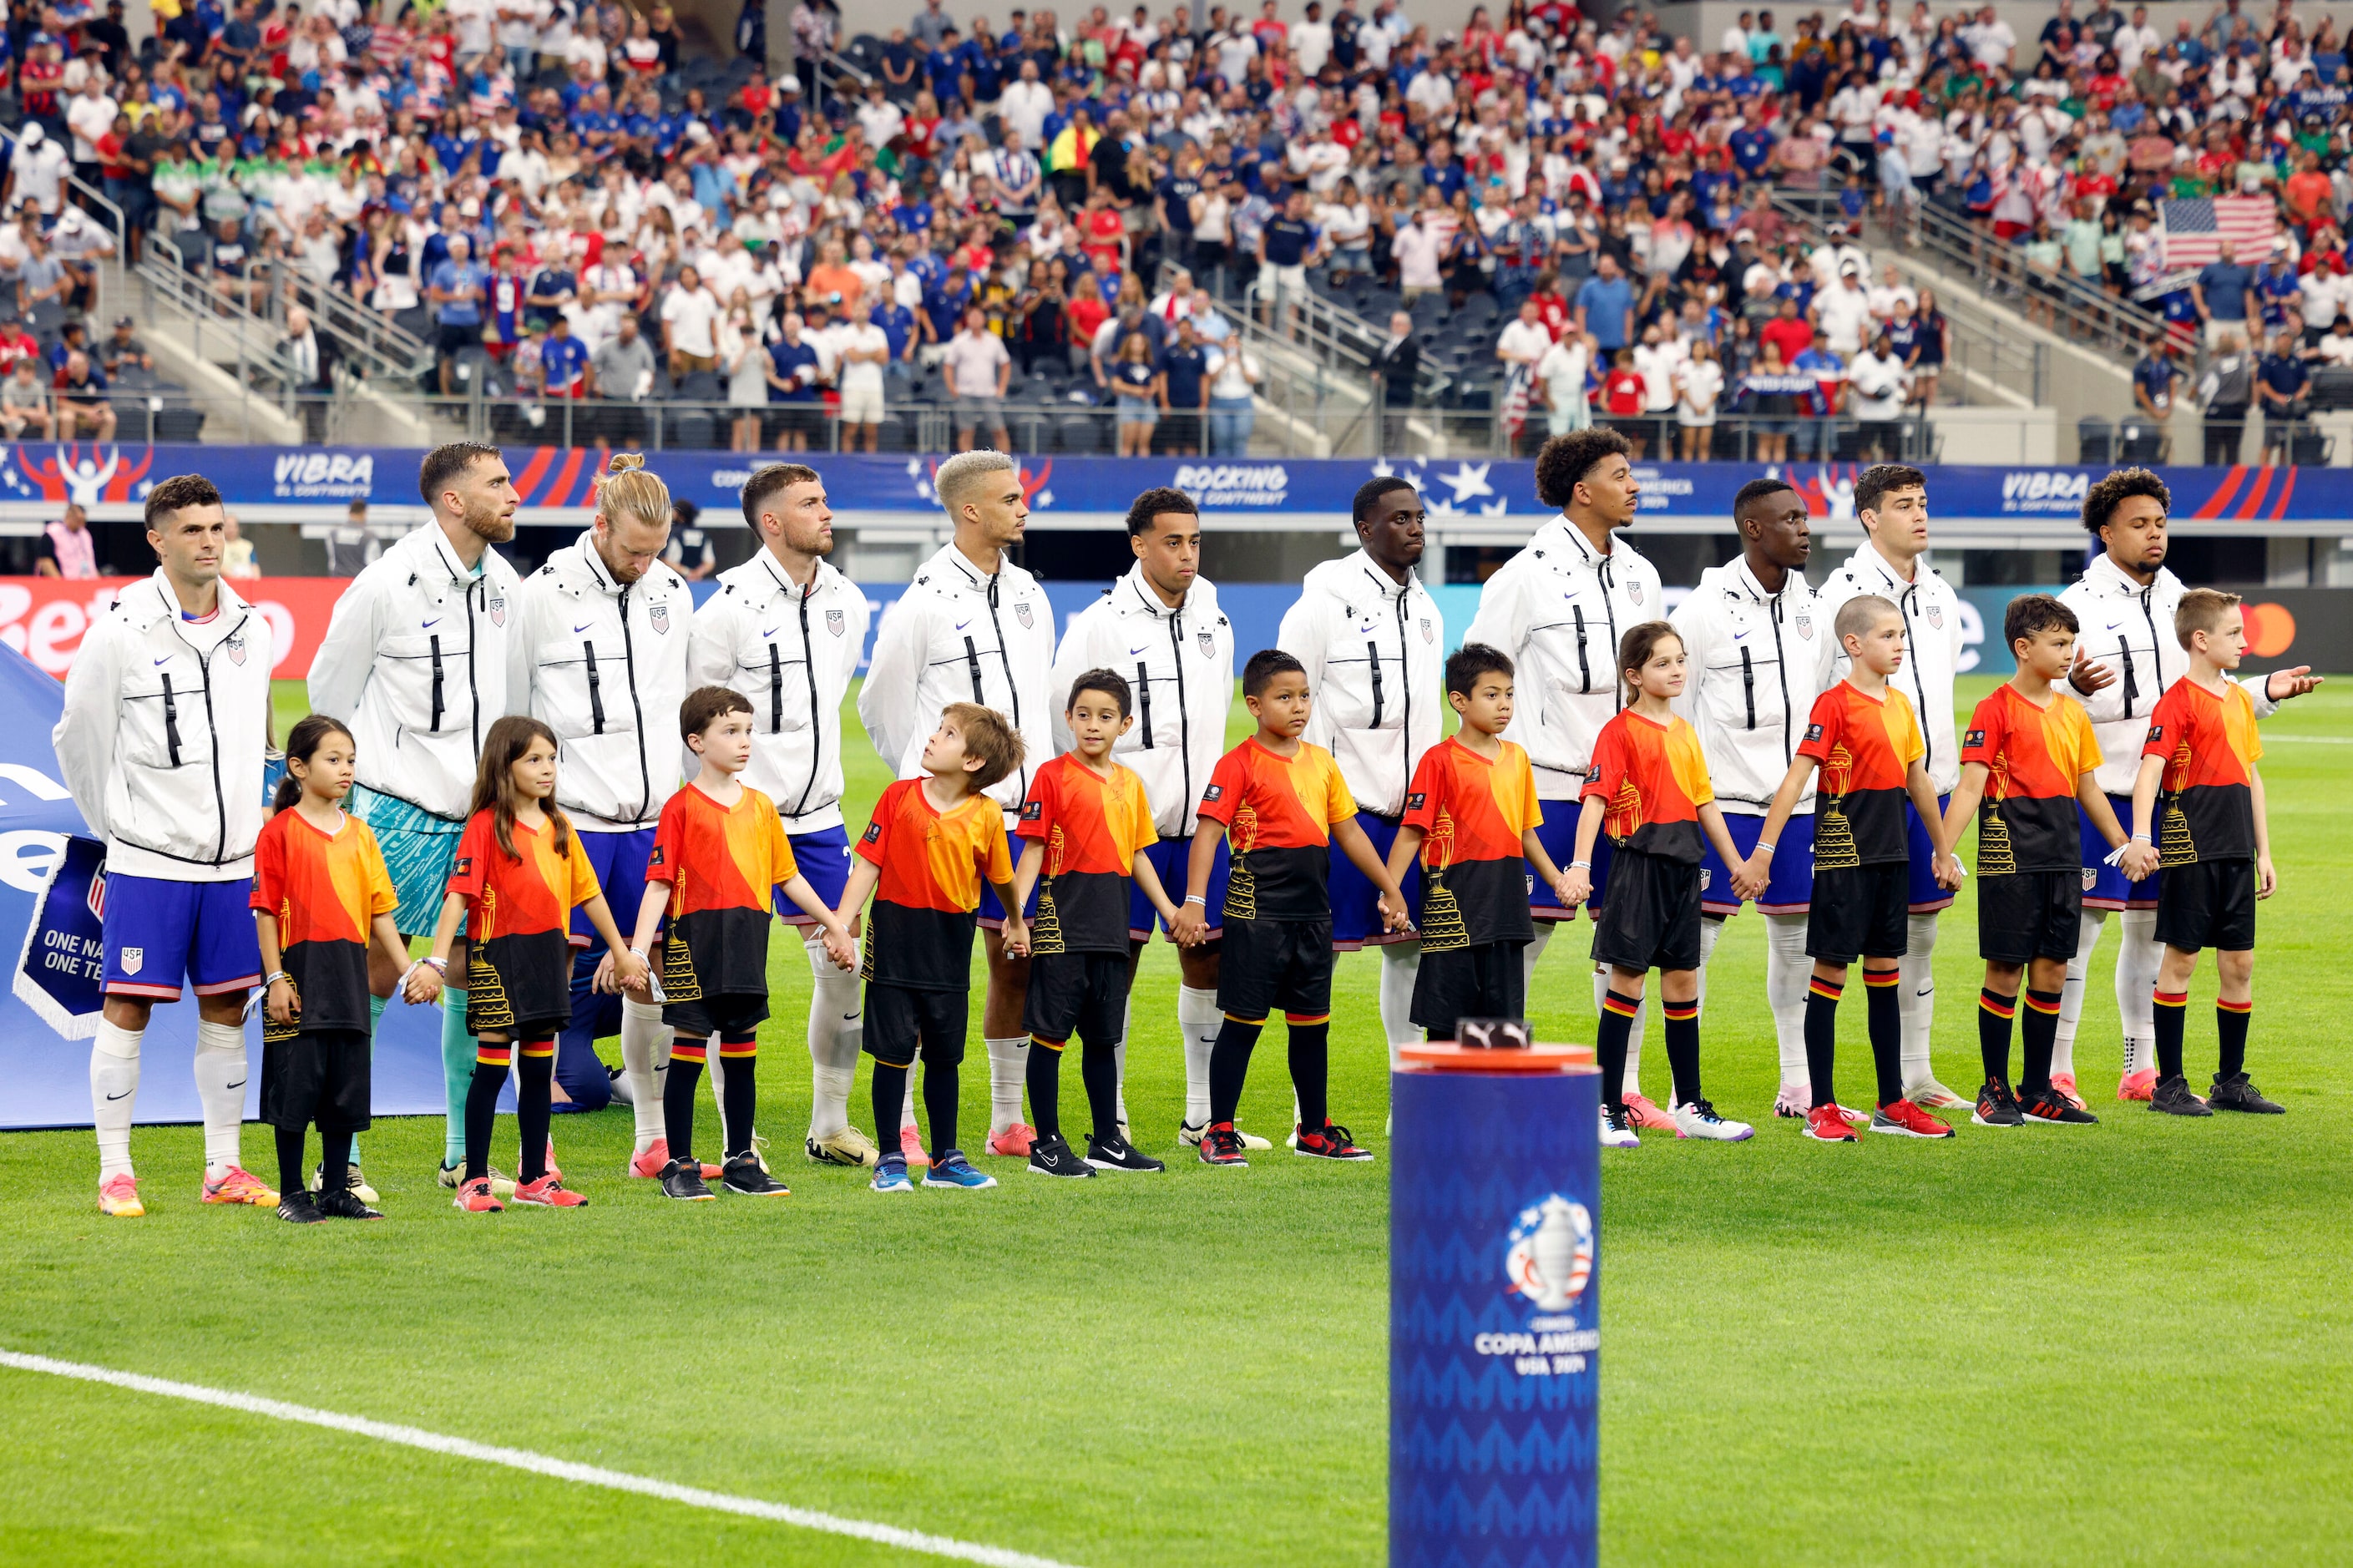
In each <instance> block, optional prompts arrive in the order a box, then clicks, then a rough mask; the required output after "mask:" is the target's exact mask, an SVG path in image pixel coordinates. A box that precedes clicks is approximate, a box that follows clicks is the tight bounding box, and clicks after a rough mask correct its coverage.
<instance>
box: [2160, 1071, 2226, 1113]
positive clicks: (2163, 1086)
mask: <svg viewBox="0 0 2353 1568" xmlns="http://www.w3.org/2000/svg"><path fill="white" fill-rule="evenodd" d="M2148 1108H2149V1109H2150V1110H2156V1111H2161V1112H2163V1113H2164V1114H2165V1115H2167V1116H2211V1115H2213V1114H2214V1112H2213V1111H2212V1110H2210V1109H2208V1107H2207V1104H2206V1102H2205V1101H2204V1100H2200V1099H2199V1098H2198V1096H2197V1095H2196V1094H2194V1093H2193V1092H2191V1090H2190V1088H2189V1079H2186V1078H2183V1077H2182V1076H2181V1075H2180V1074H2179V1073H2175V1074H2174V1075H2173V1076H2172V1077H2171V1078H2161V1079H2158V1080H2157V1087H2156V1088H2155V1089H2151V1090H2149V1095H2148Z"/></svg>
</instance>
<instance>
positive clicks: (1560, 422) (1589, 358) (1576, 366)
mask: <svg viewBox="0 0 2353 1568" xmlns="http://www.w3.org/2000/svg"><path fill="white" fill-rule="evenodd" d="M1592 364H1593V339H1592V337H1591V336H1590V335H1589V334H1588V333H1585V332H1580V331H1577V329H1576V328H1574V327H1570V328H1568V329H1567V330H1566V331H1563V332H1562V333H1561V334H1560V341H1559V342H1556V343H1555V344H1553V345H1552V347H1550V348H1549V349H1546V351H1545V356H1544V358H1542V359H1540V360H1538V361H1537V362H1536V390H1537V392H1538V393H1539V394H1541V395H1543V398H1544V406H1545V428H1546V434H1547V435H1553V436H1566V435H1567V434H1568V433H1569V432H1570V431H1572V430H1582V429H1584V428H1585V427H1586V426H1588V425H1590V424H1592V423H1593V405H1592V404H1591V403H1590V402H1588V400H1587V398H1586V393H1585V383H1586V378H1587V375H1588V372H1589V371H1590V369H1591V367H1592Z"/></svg>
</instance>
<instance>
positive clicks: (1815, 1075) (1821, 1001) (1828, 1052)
mask: <svg viewBox="0 0 2353 1568" xmlns="http://www.w3.org/2000/svg"><path fill="white" fill-rule="evenodd" d="M1844 994H1846V987H1845V986H1844V985H1842V984H1840V983H1839V982H1838V981H1835V980H1825V979H1823V978H1822V977H1821V976H1820V975H1819V974H1817V975H1815V976H1814V977H1813V979H1812V980H1811V981H1810V982H1808V984H1807V986H1806V1076H1807V1078H1808V1079H1810V1080H1811V1081H1812V1084H1813V1093H1814V1103H1815V1104H1816V1105H1835V1104H1837V1103H1838V1084H1837V1081H1836V1080H1837V1078H1838V1005H1839V998H1840V997H1841V996H1842V995H1844Z"/></svg>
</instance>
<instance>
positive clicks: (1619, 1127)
mask: <svg viewBox="0 0 2353 1568" xmlns="http://www.w3.org/2000/svg"><path fill="white" fill-rule="evenodd" d="M1601 1146H1602V1147H1603V1148H1604V1149H1639V1148H1641V1146H1642V1139H1641V1134H1640V1133H1638V1132H1636V1131H1634V1128H1633V1125H1632V1123H1631V1122H1630V1121H1629V1120H1628V1118H1627V1116H1626V1113H1625V1112H1624V1111H1623V1110H1618V1111H1612V1110H1611V1109H1610V1108H1609V1106H1606V1105H1605V1106H1603V1107H1602V1108H1601Z"/></svg>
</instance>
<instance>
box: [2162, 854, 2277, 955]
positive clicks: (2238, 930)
mask: <svg viewBox="0 0 2353 1568" xmlns="http://www.w3.org/2000/svg"><path fill="white" fill-rule="evenodd" d="M2157 940H2158V941H2159V942H2163V943H2165V945H2166V946H2168V947H2178V948H2179V949H2181V950H2182V951H2183V952H2200V951H2201V950H2202V949H2205V948H2210V947H2211V948H2213V949H2214V950H2216V951H2217V952H2251V951H2253V947H2254V945H2255V863H2254V862H2253V860H2199V861H2194V862H2192V863H2191V864H2189V865H2187V866H2168V867H2167V868H2165V875H2164V876H2163V877H2162V878H2160V879H2158V884H2157Z"/></svg>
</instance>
